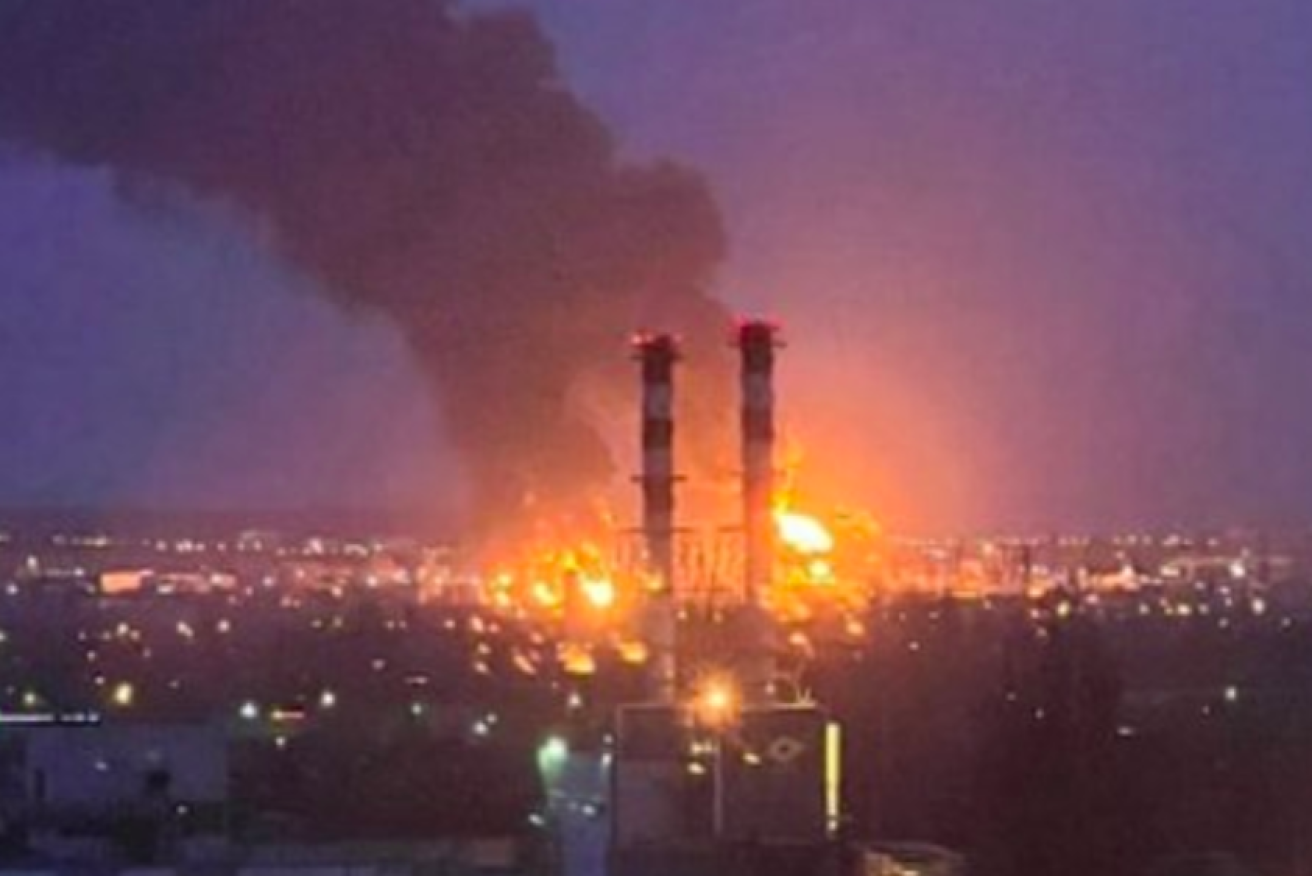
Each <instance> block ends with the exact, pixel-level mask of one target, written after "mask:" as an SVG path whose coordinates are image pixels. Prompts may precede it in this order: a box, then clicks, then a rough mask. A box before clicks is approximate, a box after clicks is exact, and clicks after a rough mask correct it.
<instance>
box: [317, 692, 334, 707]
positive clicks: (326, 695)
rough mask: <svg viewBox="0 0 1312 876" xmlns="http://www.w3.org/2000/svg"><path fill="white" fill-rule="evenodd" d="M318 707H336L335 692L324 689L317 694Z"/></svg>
mask: <svg viewBox="0 0 1312 876" xmlns="http://www.w3.org/2000/svg"><path fill="white" fill-rule="evenodd" d="M319 708H321V709H335V708H337V694H335V693H333V692H332V691H330V690H325V691H324V692H323V693H321V694H319Z"/></svg>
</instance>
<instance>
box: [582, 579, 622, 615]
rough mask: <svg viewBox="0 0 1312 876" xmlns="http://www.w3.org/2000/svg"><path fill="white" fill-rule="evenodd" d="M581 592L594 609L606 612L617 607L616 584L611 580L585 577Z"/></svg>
mask: <svg viewBox="0 0 1312 876" xmlns="http://www.w3.org/2000/svg"><path fill="white" fill-rule="evenodd" d="M579 590H580V592H581V593H582V594H583V597H584V598H585V599H586V600H587V601H588V604H589V605H591V606H592V607H593V608H596V609H601V610H605V609H608V608H610V607H612V606H613V605H615V598H616V594H615V582H614V581H612V580H611V579H610V578H590V577H584V578H583V579H581V580H580V581H579Z"/></svg>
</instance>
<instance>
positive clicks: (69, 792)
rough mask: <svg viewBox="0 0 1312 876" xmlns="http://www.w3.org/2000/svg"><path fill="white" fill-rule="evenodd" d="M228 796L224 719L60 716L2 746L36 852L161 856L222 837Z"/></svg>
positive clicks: (22, 729) (12, 732)
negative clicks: (137, 720)
mask: <svg viewBox="0 0 1312 876" xmlns="http://www.w3.org/2000/svg"><path fill="white" fill-rule="evenodd" d="M227 803H228V754H227V739H226V737H225V733H224V730H223V728H222V727H218V726H212V725H199V724H198V725H160V724H109V725H93V724H83V725H69V724H65V723H60V722H55V721H52V722H51V723H50V724H48V725H41V724H26V725H23V726H18V727H12V728H6V733H5V737H4V741H3V746H0V812H2V813H3V820H4V823H5V825H6V828H7V833H8V835H9V837H10V840H11V842H12V841H13V840H14V838H15V837H17V836H19V835H21V837H22V839H23V841H24V843H25V845H26V847H27V851H30V852H32V853H37V854H41V855H44V856H49V857H53V858H57V859H65V860H67V859H72V860H80V859H91V860H96V861H103V860H106V859H108V860H114V859H123V860H128V861H134V862H150V861H155V860H159V859H161V858H163V857H166V856H172V855H173V854H175V853H179V852H182V851H183V850H184V849H185V848H186V847H195V846H199V845H205V844H214V843H217V842H221V841H222V838H223V836H224V834H225V832H226V814H227Z"/></svg>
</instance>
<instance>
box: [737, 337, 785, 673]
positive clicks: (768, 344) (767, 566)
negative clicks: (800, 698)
mask: <svg viewBox="0 0 1312 876" xmlns="http://www.w3.org/2000/svg"><path fill="white" fill-rule="evenodd" d="M778 333H779V330H778V328H777V327H776V326H775V325H773V324H772V323H769V322H766V321H764V320H749V321H746V322H743V323H741V324H740V325H739V326H738V339H737V340H738V350H739V353H740V354H741V356H742V390H741V391H742V423H741V428H742V465H743V470H742V479H743V480H742V502H743V511H742V516H743V519H742V522H743V593H744V597H745V599H746V602H747V618H748V623H749V627H750V629H749V634H748V635H749V639H750V641H749V643H748V649H749V653H748V655H747V665H748V671H747V674H748V676H749V678H748V679H746V684H747V686H748V687H749V689H751V690H752V692H753V693H754V694H755V695H757V696H763V695H765V694H766V693H767V689H768V686H769V683H770V680H771V679H770V676H771V674H772V667H771V663H770V654H769V649H770V636H769V627H768V620H767V618H766V616H765V611H764V607H763V605H762V599H763V597H764V594H765V592H766V591H767V590H768V589H769V586H770V583H771V581H772V577H773V571H774V569H773V567H774V541H775V538H774V507H773V504H774V439H775V422H774V362H775V350H776V349H777V348H778V346H779V339H778Z"/></svg>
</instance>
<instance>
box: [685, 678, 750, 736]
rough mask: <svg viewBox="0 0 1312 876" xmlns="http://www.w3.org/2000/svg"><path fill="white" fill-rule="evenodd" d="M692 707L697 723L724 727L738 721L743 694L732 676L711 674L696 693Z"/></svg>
mask: <svg viewBox="0 0 1312 876" xmlns="http://www.w3.org/2000/svg"><path fill="white" fill-rule="evenodd" d="M691 708H692V716H693V720H695V721H696V722H697V723H699V724H702V725H704V726H706V727H711V728H713V729H723V728H726V727H731V726H733V725H734V724H735V723H737V721H738V713H739V711H740V710H741V708H742V696H741V694H740V693H739V691H738V685H737V684H736V683H735V682H734V680H733V679H732V678H729V677H727V676H711V677H708V678H707V679H705V680H704V681H703V682H702V683H701V685H700V687H699V688H698V690H697V691H696V693H695V694H694V696H693V699H692V703H691Z"/></svg>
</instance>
